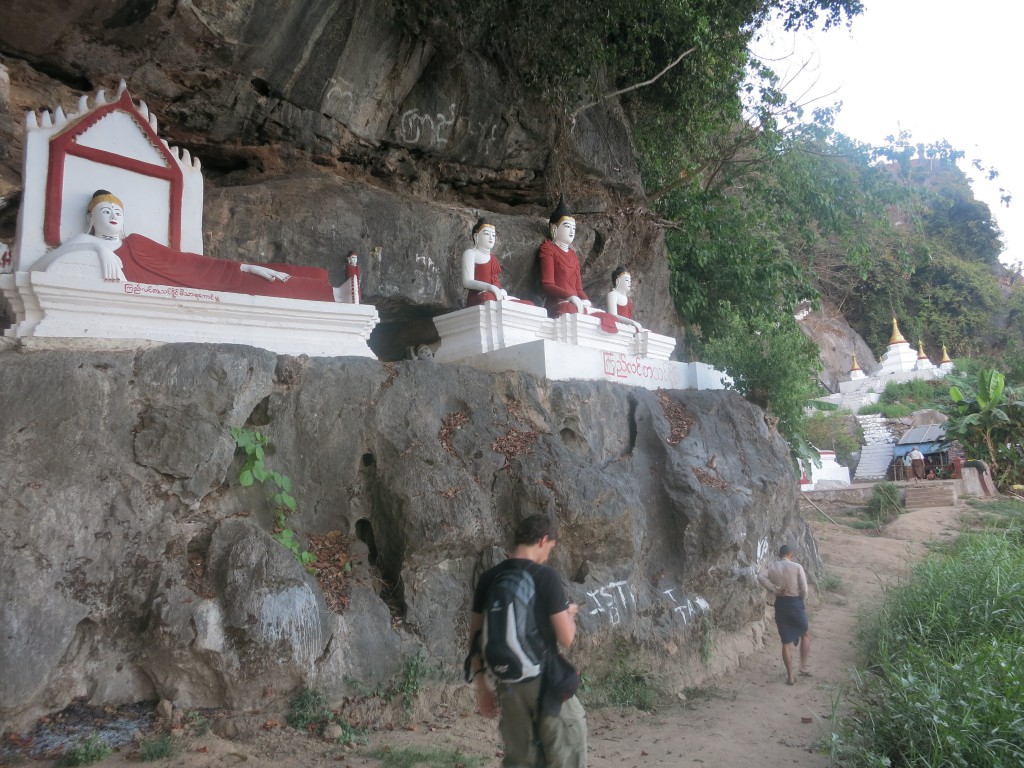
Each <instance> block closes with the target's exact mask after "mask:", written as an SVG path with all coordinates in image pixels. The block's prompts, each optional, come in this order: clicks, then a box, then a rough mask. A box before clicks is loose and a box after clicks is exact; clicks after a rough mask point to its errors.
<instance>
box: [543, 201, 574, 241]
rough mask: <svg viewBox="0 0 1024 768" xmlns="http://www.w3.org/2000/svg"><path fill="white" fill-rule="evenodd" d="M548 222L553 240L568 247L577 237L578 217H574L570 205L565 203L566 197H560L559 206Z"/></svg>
mask: <svg viewBox="0 0 1024 768" xmlns="http://www.w3.org/2000/svg"><path fill="white" fill-rule="evenodd" d="M548 224H549V226H550V231H551V240H552V242H554V243H555V244H556V245H560V246H564V247H565V248H568V247H569V245H571V244H572V241H573V240H574V239H575V237H576V219H574V218H573V216H572V213H570V211H569V207H568V206H567V205H566V204H565V198H564V197H560V198H559V199H558V207H557V208H555V210H554V212H553V213H552V214H551V217H550V218H549V219H548Z"/></svg>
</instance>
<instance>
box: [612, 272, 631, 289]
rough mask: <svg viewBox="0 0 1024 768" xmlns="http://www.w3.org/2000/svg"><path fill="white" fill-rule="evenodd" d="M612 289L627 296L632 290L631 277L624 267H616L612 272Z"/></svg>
mask: <svg viewBox="0 0 1024 768" xmlns="http://www.w3.org/2000/svg"><path fill="white" fill-rule="evenodd" d="M612 288H614V289H615V290H616V291H618V292H619V293H621V294H623V295H625V296H628V295H629V292H630V291H631V290H633V276H632V275H631V274H630V273H629V270H628V269H626V268H625V267H616V268H615V269H614V270H613V271H612Z"/></svg>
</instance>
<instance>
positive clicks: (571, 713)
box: [498, 678, 587, 768]
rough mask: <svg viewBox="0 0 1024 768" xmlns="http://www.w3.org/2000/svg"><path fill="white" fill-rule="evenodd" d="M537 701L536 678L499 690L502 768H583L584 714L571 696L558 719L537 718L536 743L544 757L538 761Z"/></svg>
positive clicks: (577, 701)
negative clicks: (539, 745)
mask: <svg viewBox="0 0 1024 768" xmlns="http://www.w3.org/2000/svg"><path fill="white" fill-rule="evenodd" d="M539 698H540V678H537V679H536V680H528V681H527V682H525V683H513V684H511V685H502V686H499V688H498V700H499V701H500V703H501V726H500V730H501V738H502V741H504V743H505V759H504V760H503V761H502V765H503V766H504V768H536V767H537V766H544V767H545V768H586V766H587V713H586V712H585V711H584V710H583V705H582V704H580V701H579V699H577V698H576V697H575V696H573V697H572V698H571V699H569V700H568V701H567V702H565V703H564V704H563V705H562V711H561V713H560V714H559V716H558V717H545V716H541V719H540V741H541V745H542V748H543V752H544V754H543V759H539V756H538V754H537V744H536V740H535V739H534V733H533V727H534V722H536V717H537V710H538V708H539V707H540V701H539Z"/></svg>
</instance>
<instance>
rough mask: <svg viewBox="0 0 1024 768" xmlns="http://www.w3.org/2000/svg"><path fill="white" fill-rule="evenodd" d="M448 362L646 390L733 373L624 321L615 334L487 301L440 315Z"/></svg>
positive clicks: (698, 385) (711, 385)
mask: <svg viewBox="0 0 1024 768" xmlns="http://www.w3.org/2000/svg"><path fill="white" fill-rule="evenodd" d="M434 325H435V327H436V328H437V331H438V333H439V334H440V336H441V345H440V347H439V348H438V349H437V351H436V352H435V353H434V359H435V360H438V361H440V362H457V363H463V364H466V365H470V366H472V367H474V368H478V369H480V370H484V371H490V372H493V373H500V372H502V371H512V370H514V371H522V372H524V373H529V374H533V375H534V376H539V377H543V378H546V379H552V380H555V381H567V380H569V379H586V380H593V381H611V382H618V383H620V384H628V385H630V386H636V387H644V388H646V389H724V388H725V386H726V385H727V383H729V378H728V376H727V375H726V374H724V373H722V372H721V371H716V370H715V369H714V368H712V367H711V366H710V365H707V364H705V363H679V362H674V361H672V360H669V356H670V355H671V354H672V351H673V350H674V349H675V344H676V341H675V339H674V338H672V337H671V336H662V335H660V334H657V333H654V332H652V331H649V330H642V331H636V329H635V328H634V327H633V326H631V325H627V324H626V323H623V322H617V323H616V324H615V325H616V330H617V332H615V333H609V332H608V331H606V330H604V329H603V328H602V324H601V320H600V319H599V318H598V317H596V316H592V315H585V314H565V315H561V316H560V317H556V318H549V317H548V313H547V310H545V309H544V307H535V306H531V305H529V304H520V303H517V302H515V301H487V302H485V303H484V304H481V305H478V306H472V307H467V308H465V309H460V310H456V311H455V312H449V313H448V314H444V315H439V316H437V317H435V318H434Z"/></svg>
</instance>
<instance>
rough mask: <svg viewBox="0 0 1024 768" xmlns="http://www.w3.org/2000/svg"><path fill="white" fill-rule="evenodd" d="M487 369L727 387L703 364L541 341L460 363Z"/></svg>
mask: <svg viewBox="0 0 1024 768" xmlns="http://www.w3.org/2000/svg"><path fill="white" fill-rule="evenodd" d="M460 362H461V363H463V364H465V365H469V366H472V367H473V368H477V369H479V370H482V371H489V372H491V373H502V372H504V371H522V372H524V373H529V374H531V375H533V376H537V377H540V378H545V379H549V380H552V381H571V380H574V379H577V380H578V379H583V380H588V381H608V382H616V383H619V384H626V385H629V386H634V387H643V388H645V389H651V390H654V389H725V384H724V383H723V378H726V377H725V375H724V374H723V373H721V372H720V371H716V370H715V369H714V368H712V367H711V366H710V365H705V364H704V363H677V362H673V361H671V360H655V359H653V358H649V357H637V356H635V355H627V354H624V353H622V352H612V351H607V350H599V349H590V348H587V347H578V346H574V345H572V344H565V343H563V342H559V341H546V340H537V341H530V342H527V343H525V344H517V345H516V346H514V347H508V348H505V349H500V350H496V351H493V352H489V353H487V354H480V355H474V356H473V357H469V358H465V359H463V360H461V361H460Z"/></svg>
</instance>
